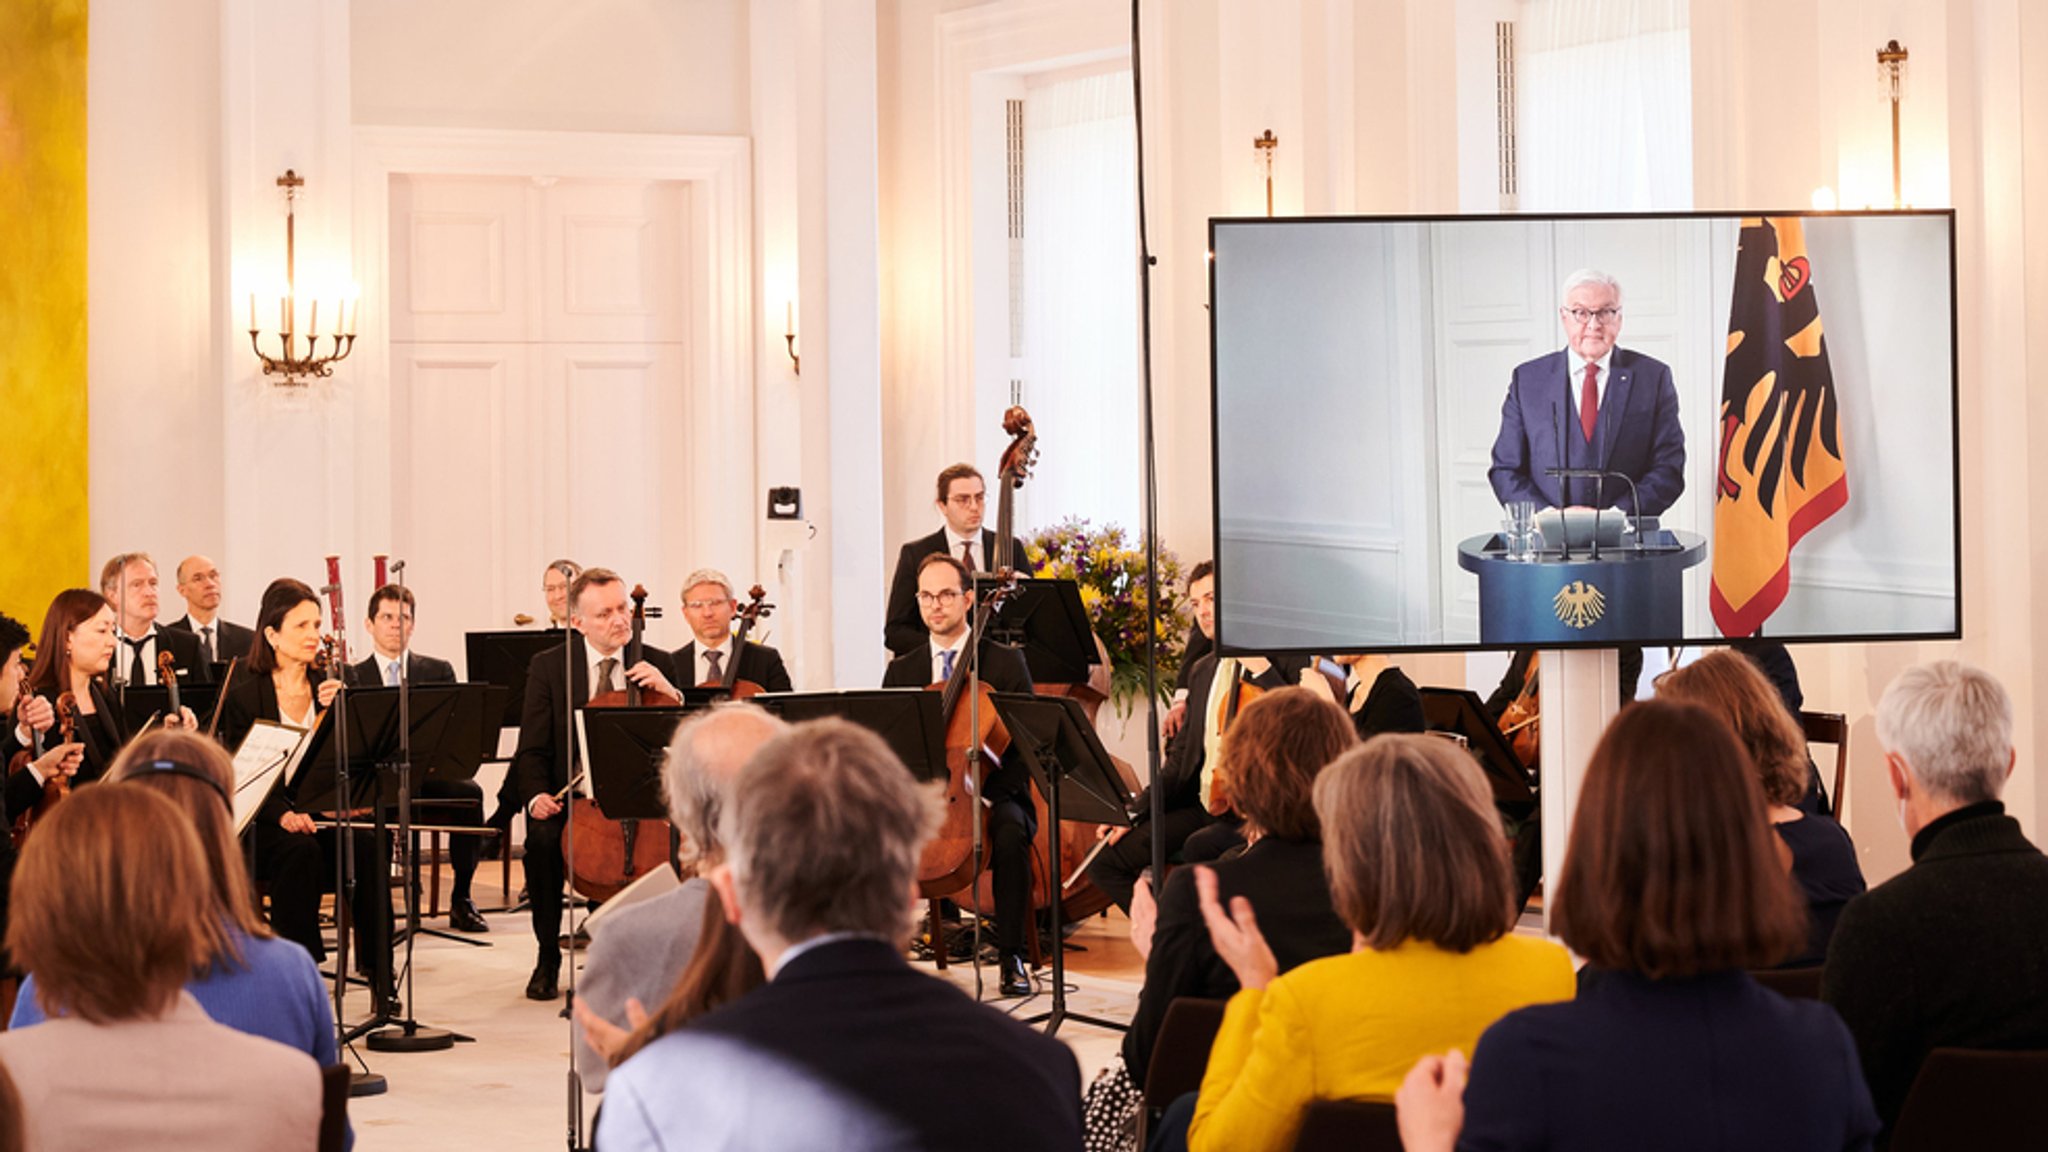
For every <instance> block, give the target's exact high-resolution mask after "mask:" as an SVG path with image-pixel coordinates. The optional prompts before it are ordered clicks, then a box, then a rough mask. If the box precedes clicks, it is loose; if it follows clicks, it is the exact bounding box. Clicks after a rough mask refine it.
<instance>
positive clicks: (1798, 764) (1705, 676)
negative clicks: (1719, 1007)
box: [1657, 648, 1864, 968]
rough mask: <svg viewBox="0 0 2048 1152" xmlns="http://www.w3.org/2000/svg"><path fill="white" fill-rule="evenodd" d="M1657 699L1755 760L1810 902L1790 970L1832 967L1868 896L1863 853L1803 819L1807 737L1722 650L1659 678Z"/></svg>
mask: <svg viewBox="0 0 2048 1152" xmlns="http://www.w3.org/2000/svg"><path fill="white" fill-rule="evenodd" d="M1657 698H1658V699H1659V700H1673V701H1677V702H1678V703H1681V704H1693V705H1696V706H1698V707H1700V708H1704V709H1706V710H1707V711H1708V712H1711V713H1713V714H1714V715H1716V716H1718V717H1720V718H1721V719H1722V721H1723V722H1724V723H1726V724H1727V726H1728V727H1729V729H1730V730H1731V731H1733V732H1734V733H1735V738H1736V740H1737V741H1739V742H1740V743H1741V744H1742V747H1743V750H1744V751H1745V752H1747V753H1749V763H1750V767H1751V768H1752V769H1753V770H1754V771H1755V775H1756V781H1757V783H1758V784H1759V785H1760V786H1762V788H1763V793H1764V800H1765V801H1766V803H1767V804H1768V808H1767V813H1768V818H1769V820H1770V823H1771V830H1772V831H1774V832H1776V833H1777V834H1778V839H1780V840H1782V841H1784V842H1785V847H1786V849H1787V850H1789V851H1790V852H1791V854H1792V879H1793V880H1795V881H1797V882H1798V884H1799V888H1800V891H1801V892H1803V893H1805V895H1806V917H1807V926H1806V947H1805V948H1803V949H1801V950H1800V952H1799V953H1798V954H1797V955H1795V956H1793V957H1792V958H1791V959H1790V960H1788V961H1786V965H1785V966H1786V967H1793V968H1798V967H1809V966H1812V965H1816V964H1819V963H1820V962H1822V961H1823V960H1826V959H1827V955H1828V939H1829V938H1830V937H1832V936H1833V935H1834V934H1835V921H1836V920H1837V919H1839V918H1840V917H1841V915H1842V906H1843V905H1845V904H1847V903H1848V902H1849V901H1850V899H1851V898H1853V897H1856V896H1860V895H1862V894H1863V889H1864V883H1863V869H1862V867H1861V866H1859V865H1858V864H1857V862H1856V845H1855V844H1853V843H1851V842H1850V840H1849V833H1848V832H1847V831H1846V830H1844V829H1843V827H1842V826H1841V825H1840V824H1837V823H1836V822H1835V821H1834V819H1833V818H1832V817H1829V816H1825V815H1817V814H1812V813H1808V812H1805V811H1802V810H1801V809H1800V808H1799V806H1798V805H1799V802H1800V801H1801V800H1802V799H1803V798H1804V797H1805V796H1806V791H1807V780H1808V778H1809V777H1810V776H1811V775H1812V773H1813V766H1812V762H1811V761H1810V760H1809V759H1808V758H1807V754H1806V736H1805V734H1804V733H1802V732H1801V731H1800V730H1799V722H1798V721H1796V720H1794V719H1793V718H1792V714H1791V713H1790V712H1788V711H1786V710H1785V702H1784V699H1783V697H1781V696H1780V695H1779V694H1778V690H1777V689H1776V688H1773V687H1772V686H1771V682H1770V681H1769V680H1767V679H1765V678H1764V674H1763V672H1762V671H1761V670H1760V669H1758V668H1757V666H1756V664H1755V663H1753V662H1752V661H1751V660H1750V659H1749V657H1747V656H1744V655H1743V654H1742V653H1740V652H1736V651H1733V650H1732V649H1727V648H1722V649H1717V650H1715V651H1713V652H1709V653H1707V654H1706V655H1705V656H1702V657H1700V658H1699V659H1698V660H1695V661H1693V662H1692V663H1691V664H1687V665H1685V666H1684V667H1682V668H1674V669H1672V670H1671V671H1669V672H1666V673H1665V674H1664V675H1662V676H1660V677H1658V678H1657Z"/></svg>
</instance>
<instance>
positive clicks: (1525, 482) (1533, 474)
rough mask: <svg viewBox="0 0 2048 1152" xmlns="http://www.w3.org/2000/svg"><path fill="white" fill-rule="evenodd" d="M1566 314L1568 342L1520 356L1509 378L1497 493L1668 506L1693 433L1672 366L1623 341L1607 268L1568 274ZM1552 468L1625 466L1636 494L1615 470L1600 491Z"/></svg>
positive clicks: (1552, 504) (1498, 444) (1634, 510)
mask: <svg viewBox="0 0 2048 1152" xmlns="http://www.w3.org/2000/svg"><path fill="white" fill-rule="evenodd" d="M1558 317H1559V319H1560V320H1562V321H1563V323H1564V336H1565V347H1564V348H1563V349H1561V350H1559V351H1556V352H1552V353H1550V354H1549V355H1547V356H1539V357H1537V358H1536V359H1534V360H1530V361H1528V362H1526V363H1524V364H1522V365H1520V366H1519V367H1517V368H1516V369H1515V373H1514V377H1513V379H1512V380H1510V382H1509V383H1508V396H1507V402H1506V403H1505V404H1503V405H1501V410H1500V434H1499V436H1498V437H1496V438H1495V440H1494V442H1493V466H1492V467H1491V468H1490V469H1488V470H1487V473H1486V478H1487V480H1488V481H1489V482H1490V483H1491V484H1492V485H1493V494H1494V496H1495V497H1496V498H1497V499H1499V500H1500V502H1501V503H1502V504H1512V503H1514V502H1516V501H1521V500H1527V501H1532V502H1534V503H1535V505H1536V506H1537V507H1538V508H1568V507H1592V506H1593V503H1594V500H1595V499H1596V498H1597V499H1598V500H1599V501H1600V502H1601V504H1602V505H1603V506H1604V507H1607V508H1619V509H1621V510H1622V511H1624V512H1627V513H1629V514H1631V515H1638V516H1660V515H1662V514H1663V513H1664V510H1665V509H1667V508H1669V507H1671V505H1672V503H1673V502H1675V501H1676V500H1677V499H1678V496H1679V494H1680V493H1681V492H1684V491H1685V432H1684V430H1683V429H1682V428H1681V427H1680V426H1679V423H1678V390H1677V389H1676V388H1675V387H1674V386H1673V385H1672V382H1671V369H1670V368H1669V367H1668V366H1666V365H1665V364H1664V363H1663V362H1662V361H1660V360H1656V359H1652V358H1651V357H1648V356H1645V355H1643V354H1642V353H1640V352H1631V351H1629V350H1628V349H1626V348H1618V347H1616V346H1615V341H1616V340H1617V339H1619V338H1620V336H1621V285H1620V283H1618V282H1617V281H1616V280H1615V279H1614V277H1612V276H1609V275H1607V274H1606V273H1605V272H1596V271H1594V270H1592V269H1589V268H1588V269H1581V270H1579V271H1577V272H1574V273H1572V274H1571V276H1569V277H1567V278H1566V280H1565V282H1564V304H1563V306H1562V307H1560V308H1559V309H1558ZM1552 468H1595V469H1603V470H1605V471H1609V472H1618V473H1620V474H1622V475H1624V476H1627V477H1628V478H1629V479H1630V480H1633V481H1635V485H1636V487H1635V494H1634V495H1632V494H1631V493H1630V491H1629V487H1628V485H1627V484H1626V483H1624V482H1623V481H1621V480H1618V479H1614V478H1612V477H1610V478H1609V479H1608V480H1607V481H1606V483H1605V485H1604V486H1603V487H1601V488H1600V490H1599V491H1598V493H1597V497H1596V493H1595V484H1594V482H1593V481H1592V480H1580V479H1574V480H1565V479H1561V478H1559V477H1556V476H1551V475H1547V474H1546V473H1547V470H1548V469H1552ZM1636 496H1640V497H1641V501H1642V506H1641V507H1640V508H1638V507H1634V506H1633V505H1634V503H1635V497H1636Z"/></svg>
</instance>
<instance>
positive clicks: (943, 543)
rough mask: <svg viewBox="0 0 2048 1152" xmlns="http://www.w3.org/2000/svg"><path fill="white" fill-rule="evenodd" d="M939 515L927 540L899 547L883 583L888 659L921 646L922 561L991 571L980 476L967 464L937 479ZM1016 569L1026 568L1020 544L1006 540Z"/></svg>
mask: <svg viewBox="0 0 2048 1152" xmlns="http://www.w3.org/2000/svg"><path fill="white" fill-rule="evenodd" d="M938 493H939V494H938V509H939V514H940V515H941V516H944V517H945V519H946V524H945V526H944V527H942V528H940V529H939V530H938V531H937V532H934V533H932V534H931V535H929V536H923V537H919V538H918V539H916V540H912V541H911V542H910V543H908V544H905V545H904V546H903V550H902V551H901V552H899V553H897V555H896V574H895V576H893V577H891V578H890V580H889V607H888V614H887V616H886V617H885V618H884V620H883V625H882V636H883V639H884V640H885V642H886V643H887V644H888V645H889V652H890V654H891V655H893V656H901V655H903V654H905V653H907V652H909V651H910V650H911V649H913V648H915V647H917V646H918V645H919V644H922V643H924V639H925V631H926V629H925V623H924V617H923V616H922V615H921V614H920V613H919V612H918V605H917V573H918V567H917V566H918V565H919V564H920V563H922V562H923V561H924V558H925V557H927V556H931V555H934V554H944V555H947V556H951V557H952V558H953V559H955V560H958V561H960V562H961V563H963V564H965V565H966V566H967V569H968V571H970V572H989V571H993V570H994V568H993V553H994V552H995V550H996V534H995V533H994V532H991V531H989V530H988V529H986V528H983V527H982V526H981V518H982V514H983V512H985V511H986V510H987V507H988V493H987V491H986V489H985V487H984V486H983V484H982V480H981V473H980V472H979V471H976V470H975V467H974V465H972V464H954V465H951V466H950V467H948V468H947V469H946V470H945V471H943V472H940V473H939V487H938ZM1011 548H1012V549H1014V551H1013V553H1012V554H1013V556H1014V557H1015V560H1016V564H1017V566H1018V567H1019V568H1020V569H1022V568H1025V567H1028V565H1027V564H1026V562H1025V560H1024V542H1023V541H1022V540H1018V539H1016V538H1015V537H1012V538H1011Z"/></svg>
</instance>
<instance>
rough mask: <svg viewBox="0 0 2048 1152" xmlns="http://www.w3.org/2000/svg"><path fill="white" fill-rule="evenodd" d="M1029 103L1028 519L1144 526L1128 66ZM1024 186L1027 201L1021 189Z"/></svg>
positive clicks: (1018, 233) (1014, 234) (1019, 212)
mask: <svg viewBox="0 0 2048 1152" xmlns="http://www.w3.org/2000/svg"><path fill="white" fill-rule="evenodd" d="M1023 104H1024V107H1023V117H1022V125H1021V128H1022V149H1021V155H1020V154H1019V150H1018V149H1016V148H1014V147H1013V148H1012V149H1011V150H1010V157H1011V165H1012V167H1011V176H1012V179H1011V182H1010V187H1011V188H1012V190H1013V191H1012V196H1013V201H1012V204H1011V211H1010V227H1011V232H1010V236H1011V253H1012V259H1013V261H1014V263H1013V265H1012V277H1011V285H1012V293H1013V295H1012V305H1013V307H1012V311H1011V320H1012V328H1011V332H1012V338H1011V347H1012V352H1013V354H1014V355H1015V359H1014V360H1013V372H1012V376H1013V385H1012V388H1013V392H1014V393H1015V399H1016V400H1017V401H1019V402H1021V403H1023V404H1024V405H1025V406H1026V407H1027V408H1029V409H1030V411H1031V415H1032V418H1033V420H1034V421H1035V423H1036V425H1037V427H1038V428H1039V430H1040V432H1041V434H1042V436H1043V437H1044V442H1043V445H1042V454H1041V456H1040V460H1039V467H1038V470H1037V471H1036V472H1034V473H1033V480H1032V483H1031V485H1030V486H1029V487H1027V488H1026V489H1025V494H1026V496H1025V501H1024V504H1023V507H1024V509H1025V510H1026V512H1025V514H1024V515H1023V516H1021V517H1020V522H1019V525H1018V526H1019V528H1024V527H1026V526H1027V525H1028V526H1031V527H1037V526H1043V525H1045V524H1049V523H1051V522H1053V521H1055V520H1058V519H1060V518H1062V517H1064V516H1070V515H1079V516H1086V517H1089V518H1090V519H1093V520H1095V521H1097V522H1098V523H1101V522H1106V521H1114V522H1116V523H1118V524H1122V525H1123V526H1124V527H1126V528H1128V529H1133V530H1135V529H1136V527H1137V525H1138V508H1139V488H1138V480H1139V454H1138V257H1137V252H1138V215H1137V212H1138V207H1137V206H1138V191H1137V146H1136V139H1135V133H1136V120H1135V118H1134V116H1133V113H1132V108H1131V73H1130V72H1129V70H1128V69H1126V70H1121V71H1113V72H1101V73H1097V74H1094V75H1084V76H1079V77H1071V76H1069V77H1064V78H1059V79H1055V80H1052V81H1050V82H1045V83H1034V84H1032V85H1030V86H1029V87H1028V88H1027V89H1026V92H1025V96H1024V101H1023ZM1014 123H1015V122H1014V121H1013V129H1012V130H1013V131H1015V127H1014ZM1020 165H1021V167H1022V180H1021V182H1020V181H1018V180H1017V179H1016V170H1017V167H1018V166H1020ZM1020 187H1021V195H1022V201H1021V204H1019V203H1017V202H1016V201H1015V199H1014V197H1015V196H1016V195H1017V194H1018V193H1017V190H1018V189H1020ZM1019 271H1021V276H1020V275H1018V274H1017V273H1018V272H1019ZM1019 304H1021V307H1019V306H1017V305H1019Z"/></svg>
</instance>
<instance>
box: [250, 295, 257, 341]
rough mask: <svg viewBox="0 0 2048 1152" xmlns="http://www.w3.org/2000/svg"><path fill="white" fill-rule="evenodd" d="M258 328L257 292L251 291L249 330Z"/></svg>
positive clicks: (252, 330)
mask: <svg viewBox="0 0 2048 1152" xmlns="http://www.w3.org/2000/svg"><path fill="white" fill-rule="evenodd" d="M255 330H256V294H255V293H254V292H251V293H249V331H251V332H254V331H255Z"/></svg>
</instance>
